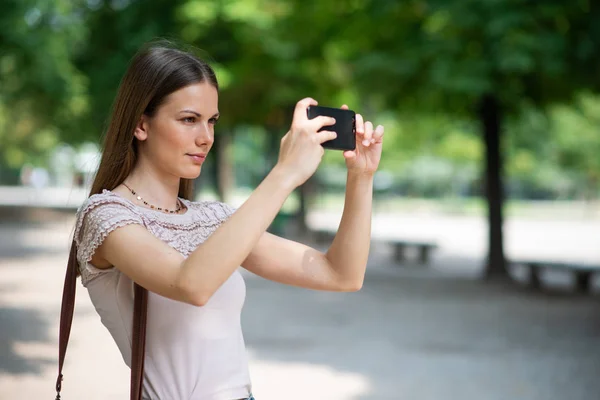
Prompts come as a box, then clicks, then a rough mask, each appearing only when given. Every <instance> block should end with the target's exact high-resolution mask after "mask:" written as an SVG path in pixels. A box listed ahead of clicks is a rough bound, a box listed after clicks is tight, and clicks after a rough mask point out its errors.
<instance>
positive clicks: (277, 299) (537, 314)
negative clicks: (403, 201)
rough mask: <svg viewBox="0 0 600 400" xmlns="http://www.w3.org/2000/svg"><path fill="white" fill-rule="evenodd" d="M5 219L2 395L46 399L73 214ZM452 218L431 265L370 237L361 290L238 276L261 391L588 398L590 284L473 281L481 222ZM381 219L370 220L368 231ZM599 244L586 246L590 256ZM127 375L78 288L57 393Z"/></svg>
mask: <svg viewBox="0 0 600 400" xmlns="http://www.w3.org/2000/svg"><path fill="white" fill-rule="evenodd" d="M313 217H314V216H313ZM322 217H323V216H322ZM328 218H329V219H328V220H329V221H334V220H335V218H336V216H335V215H329V217H328ZM398 218H400V219H399V220H393V221H391V222H390V221H388V224H394V225H396V224H397V223H398V222H399V221H401V222H403V224H404V225H403V229H410V230H411V231H412V230H413V229H415V230H417V229H423V230H426V227H427V226H428V224H429V222H427V220H426V219H425V218H423V219H421V221H418V220H414V216H404V217H398ZM411 218H412V219H413V221H412V225H410V224H409V222H408V221H411ZM321 220H327V219H326V218H324V217H323V218H322V219H321ZM0 221H2V222H1V223H0V399H2V400H3V399H27V400H29V399H36V400H37V399H42V398H53V396H54V394H53V387H54V380H55V374H56V357H57V332H58V321H59V310H60V300H61V295H62V284H63V279H64V269H65V263H66V256H67V245H68V242H69V237H70V234H71V231H72V223H73V218H72V216H70V215H68V214H62V215H61V216H59V217H56V218H53V219H52V220H47V221H45V222H33V221H28V222H27V221H23V220H20V219H19V218H16V217H14V218H10V216H8V217H7V216H4V217H3V218H2V219H0ZM442 222H443V221H442ZM451 222H452V221H450V222H448V224H449V227H448V228H443V224H442V225H440V226H442V228H438V229H437V230H435V232H434V233H436V232H437V234H440V232H446V230H445V229H449V230H452V229H458V230H457V231H454V232H455V233H454V237H455V242H456V243H458V242H460V243H462V244H461V245H460V248H459V250H457V251H456V254H455V255H454V256H452V251H451V249H448V248H442V249H440V252H438V253H435V257H434V260H433V264H432V266H431V267H430V268H422V267H419V266H416V265H404V266H398V265H393V264H391V262H390V260H391V258H390V256H389V249H387V248H386V247H385V246H383V245H374V246H373V251H372V253H371V257H370V262H369V270H368V274H367V278H366V282H365V285H364V288H363V289H362V290H361V291H360V292H358V293H348V294H339V293H323V292H313V291H308V290H303V289H298V288H293V287H287V286H283V285H279V284H275V283H271V282H268V281H265V280H263V279H261V278H258V277H255V276H252V275H250V274H247V273H245V276H246V278H247V286H248V297H247V303H246V307H245V309H244V314H243V324H244V332H245V337H246V342H247V346H248V351H249V354H250V359H251V365H250V368H251V374H252V377H253V382H254V389H255V394H256V396H257V399H258V400H281V399H286V400H300V399H307V398H310V399H324V400H383V399H386V400H387V399H390V400H394V399H411V400H412V399H419V400H437V399H443V400H446V399H460V400H465V399H467V400H468V399H473V400H479V399H489V400H505V399H511V400H512V399H524V400H525V399H527V400H538V399H539V400H565V399H569V400H579V399H581V400H584V399H585V400H589V399H593V398H596V396H597V394H598V393H599V392H600V382H599V381H598V379H597V372H598V371H599V370H600V312H599V311H600V303H599V302H598V295H597V294H594V295H591V296H581V295H574V294H571V293H569V292H567V291H553V292H530V291H528V290H527V289H525V288H523V287H520V286H518V285H512V286H510V285H509V286H506V285H498V284H492V283H484V282H481V281H477V280H474V279H472V276H473V275H476V273H477V271H478V268H480V264H481V258H480V256H481V255H482V253H481V243H482V241H483V240H484V239H483V238H481V237H479V236H481V235H480V232H479V231H478V229H479V228H477V224H476V223H472V222H471V223H470V222H469V221H468V219H465V220H462V222H464V224H463V223H459V222H461V221H454V222H452V223H451ZM386 226H387V225H386V224H385V223H384V222H382V220H380V219H379V217H375V218H374V234H376V233H377V232H381V231H383V230H385V229H391V228H386ZM419 226H421V228H418V227H419ZM469 227H471V228H469ZM451 228H452V229H451ZM589 229H592V228H589ZM376 231H377V232H376ZM591 233H594V232H591ZM440 235H441V234H440ZM450 236H452V235H450ZM564 236H567V235H566V234H565V235H564ZM447 237H448V235H446V234H443V235H441V238H442V239H443V238H447ZM460 237H462V240H461V241H459V240H458V239H459V238H460ZM483 237H485V236H483ZM597 237H600V236H598V235H596V238H597ZM444 240H446V241H445V242H444V243H446V244H447V243H451V242H448V241H447V240H448V239H444ZM472 240H473V242H471V241H472ZM597 248H598V247H597V246H596V247H595V248H593V249H592V250H587V251H588V252H589V254H590V257H591V256H592V255H593V252H594V250H595V249H597ZM469 249H470V250H469ZM128 383H129V371H128V370H127V368H126V367H125V366H124V363H123V362H122V360H121V359H120V355H119V353H118V351H117V349H116V346H115V345H114V344H113V343H112V339H111V338H110V336H109V335H108V333H107V332H106V330H105V329H104V328H103V327H102V325H101V324H100V321H99V318H98V316H97V315H96V314H95V312H94V310H93V307H92V305H91V303H90V301H89V299H88V297H87V294H86V293H85V291H84V290H83V288H82V287H81V285H78V296H77V304H76V309H75V319H74V322H73V331H72V334H71V342H70V347H69V350H68V353H67V361H66V371H65V381H64V391H63V393H64V396H63V397H64V398H65V399H89V400H95V399H98V400H99V399H103V400H104V399H125V398H127V393H128Z"/></svg>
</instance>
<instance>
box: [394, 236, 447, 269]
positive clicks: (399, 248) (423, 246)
mask: <svg viewBox="0 0 600 400" xmlns="http://www.w3.org/2000/svg"><path fill="white" fill-rule="evenodd" d="M387 242H388V243H389V244H391V245H392V246H393V248H394V260H395V261H396V262H402V261H405V260H406V249H407V248H410V247H414V248H415V249H416V250H417V252H418V261H419V263H420V264H427V263H428V262H429V255H430V253H431V252H432V251H433V250H435V249H436V248H437V245H436V244H435V243H433V242H430V241H422V240H405V239H388V240H387Z"/></svg>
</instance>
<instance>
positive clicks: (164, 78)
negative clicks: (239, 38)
mask: <svg viewBox="0 0 600 400" xmlns="http://www.w3.org/2000/svg"><path fill="white" fill-rule="evenodd" d="M202 82H208V83H210V84H211V85H212V86H214V87H215V88H216V89H217V90H218V89H219V85H218V82H217V78H216V75H215V72H214V70H213V69H212V68H211V67H210V65H208V64H207V63H206V62H204V61H202V60H201V59H200V58H199V57H197V56H196V55H194V54H193V53H192V52H191V51H190V50H188V51H184V50H182V49H179V48H177V47H176V46H175V45H174V44H173V43H171V42H168V41H166V40H160V41H154V42H150V43H148V44H146V45H144V46H143V47H142V48H141V49H140V50H139V51H138V53H137V54H136V55H135V56H134V57H133V59H132V60H131V62H130V64H129V66H128V68H127V71H126V72H125V75H124V76H123V79H122V80H121V83H120V85H119V89H118V92H117V96H116V98H115V101H114V104H113V108H112V112H111V116H110V120H109V124H108V128H107V130H106V132H105V135H104V141H103V146H102V158H101V160H100V165H99V166H98V170H97V172H96V175H95V177H94V181H93V183H92V187H91V190H90V194H89V195H90V196H91V195H93V194H97V193H101V192H102V191H103V190H104V189H108V190H113V189H114V188H116V187H117V186H119V185H120V184H121V183H123V181H124V180H125V178H127V176H129V174H130V173H131V171H132V170H133V168H134V166H135V164H136V162H137V158H138V144H137V139H136V138H135V136H134V134H133V133H134V130H135V127H136V125H137V123H138V122H139V120H140V118H141V117H142V115H146V116H148V117H152V116H154V114H155V113H156V111H157V110H158V108H159V107H160V106H161V105H162V104H163V103H164V102H165V100H166V98H167V96H168V95H170V94H171V93H173V92H175V91H177V90H179V89H181V88H184V87H186V86H189V85H192V84H195V83H202ZM193 183H194V181H193V180H191V179H185V178H181V179H180V183H179V196H180V197H183V198H186V199H188V200H192V197H193V194H194V193H193V192H194V186H193ZM75 255H76V245H75V240H73V243H72V244H71V251H70V256H69V262H68V265H67V268H69V267H75V268H76V267H77V258H76V257H75ZM72 263H74V264H72ZM78 269H79V268H77V273H79V271H78Z"/></svg>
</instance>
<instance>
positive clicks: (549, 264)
mask: <svg viewBox="0 0 600 400" xmlns="http://www.w3.org/2000/svg"><path fill="white" fill-rule="evenodd" d="M512 264H515V265H523V266H525V267H526V268H528V270H529V271H528V273H529V285H530V286H531V287H532V288H535V289H539V288H540V287H541V280H540V273H541V271H542V270H547V269H548V270H562V271H570V272H572V273H573V274H574V275H575V286H576V289H577V291H579V292H589V291H590V290H591V286H592V277H593V275H594V273H600V265H594V264H585V263H578V262H564V261H548V260H515V261H512Z"/></svg>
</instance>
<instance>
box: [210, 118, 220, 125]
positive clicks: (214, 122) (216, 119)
mask: <svg viewBox="0 0 600 400" xmlns="http://www.w3.org/2000/svg"><path fill="white" fill-rule="evenodd" d="M208 122H209V123H211V124H213V125H215V124H216V123H217V122H219V118H211V119H209V120H208Z"/></svg>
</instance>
